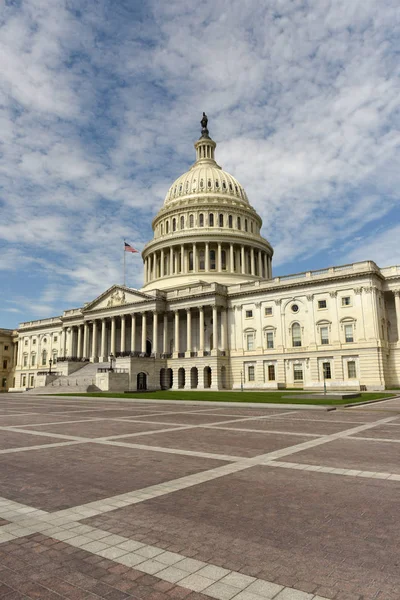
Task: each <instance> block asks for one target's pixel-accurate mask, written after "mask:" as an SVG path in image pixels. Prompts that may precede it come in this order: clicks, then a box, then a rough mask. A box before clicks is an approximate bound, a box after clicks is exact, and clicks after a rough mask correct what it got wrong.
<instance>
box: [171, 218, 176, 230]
mask: <svg viewBox="0 0 400 600" xmlns="http://www.w3.org/2000/svg"><path fill="white" fill-rule="evenodd" d="M172 231H176V219H172Z"/></svg>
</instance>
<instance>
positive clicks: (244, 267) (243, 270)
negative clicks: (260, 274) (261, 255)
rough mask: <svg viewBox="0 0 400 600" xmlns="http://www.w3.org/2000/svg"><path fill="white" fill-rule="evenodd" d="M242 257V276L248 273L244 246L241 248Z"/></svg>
mask: <svg viewBox="0 0 400 600" xmlns="http://www.w3.org/2000/svg"><path fill="white" fill-rule="evenodd" d="M240 256H241V259H242V275H244V274H245V273H246V265H245V262H244V246H240Z"/></svg>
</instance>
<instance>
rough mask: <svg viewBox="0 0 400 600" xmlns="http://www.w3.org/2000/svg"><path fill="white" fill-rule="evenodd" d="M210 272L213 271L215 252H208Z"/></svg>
mask: <svg viewBox="0 0 400 600" xmlns="http://www.w3.org/2000/svg"><path fill="white" fill-rule="evenodd" d="M210 271H215V250H210Z"/></svg>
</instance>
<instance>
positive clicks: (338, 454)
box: [0, 393, 400, 600]
mask: <svg viewBox="0 0 400 600" xmlns="http://www.w3.org/2000/svg"><path fill="white" fill-rule="evenodd" d="M0 430H1V437H0V446H1V449H0V470H1V473H2V477H1V481H0V487H1V490H0V597H1V598H4V599H6V600H17V599H18V600H28V599H34V598H35V599H36V598H38V599H40V600H45V599H46V600H47V599H48V600H60V599H64V598H65V599H71V600H73V599H74V600H80V599H82V600H96V599H97V600H99V599H100V598H108V599H109V600H124V599H126V600H130V599H131V600H141V599H143V600H146V599H147V600H171V599H172V600H174V599H179V598H187V599H188V600H207V599H208V598H214V599H220V600H230V599H235V600H261V599H262V598H263V599H268V600H271V599H274V600H275V599H276V600H323V599H333V600H398V597H399V593H398V590H399V589H400V575H399V570H398V563H399V558H400V557H399V549H398V537H399V533H400V531H399V521H398V500H397V498H398V494H399V490H400V466H399V461H398V456H399V446H398V444H399V442H400V399H399V398H394V399H390V400H386V401H383V402H378V403H375V404H370V405H364V406H360V407H356V408H350V409H349V408H347V409H346V408H338V409H336V410H329V411H327V410H325V409H323V408H314V409H311V408H300V407H299V408H298V409H293V408H288V407H282V406H276V407H274V408H271V407H268V408H266V407H262V406H260V407H257V408H250V407H244V406H242V405H236V406H232V405H222V404H220V405H218V406H217V405H215V404H210V405H208V406H207V405H205V404H200V403H184V402H177V403H173V402H159V401H147V402H146V401H145V400H130V399H114V400H113V399H110V398H107V399H105V398H104V399H100V398H89V397H88V398H82V397H73V396H70V397H57V396H53V397H51V396H36V395H30V394H17V393H16V394H12V395H11V394H7V395H3V396H2V397H1V398H0Z"/></svg>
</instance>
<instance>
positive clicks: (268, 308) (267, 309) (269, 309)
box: [265, 306, 272, 317]
mask: <svg viewBox="0 0 400 600" xmlns="http://www.w3.org/2000/svg"><path fill="white" fill-rule="evenodd" d="M265 316H266V317H271V316H272V306H266V307H265Z"/></svg>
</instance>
